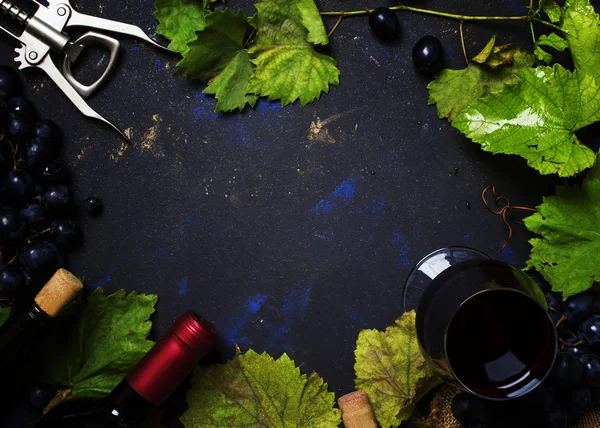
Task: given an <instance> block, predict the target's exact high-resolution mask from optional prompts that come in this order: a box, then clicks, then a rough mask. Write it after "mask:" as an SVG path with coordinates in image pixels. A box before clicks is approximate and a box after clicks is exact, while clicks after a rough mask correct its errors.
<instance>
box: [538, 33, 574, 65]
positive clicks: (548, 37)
mask: <svg viewBox="0 0 600 428" xmlns="http://www.w3.org/2000/svg"><path fill="white" fill-rule="evenodd" d="M542 46H547V47H550V48H553V49H554V50H557V51H561V52H562V51H564V50H565V49H567V48H568V47H569V42H567V41H566V40H565V39H563V38H562V37H560V36H559V35H558V34H556V33H550V34H543V35H541V36H540V38H539V39H538V41H537V42H536V44H535V48H534V51H533V54H534V55H535V57H536V58H537V59H538V60H540V61H541V62H543V63H546V64H550V63H551V62H552V55H551V54H550V53H548V52H547V51H546V50H545V49H543V48H542Z"/></svg>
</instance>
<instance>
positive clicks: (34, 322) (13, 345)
mask: <svg viewBox="0 0 600 428" xmlns="http://www.w3.org/2000/svg"><path fill="white" fill-rule="evenodd" d="M52 321H54V318H52V317H51V316H50V315H48V314H47V313H45V312H44V311H42V310H41V309H40V307H39V306H38V305H36V304H34V305H33V306H32V307H30V308H29V310H27V311H24V312H21V313H20V314H16V315H14V316H12V317H10V318H9V319H8V320H7V321H6V322H5V323H4V324H3V325H2V326H1V327H0V365H2V366H5V367H9V366H7V365H6V364H10V363H12V362H18V361H19V360H22V358H23V357H24V356H25V354H26V353H27V351H29V348H30V347H31V346H32V345H35V343H36V342H38V341H40V340H42V339H43V337H44V335H45V333H46V331H47V330H48V328H49V327H50V325H51V324H52Z"/></svg>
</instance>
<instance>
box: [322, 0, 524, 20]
mask: <svg viewBox="0 0 600 428" xmlns="http://www.w3.org/2000/svg"><path fill="white" fill-rule="evenodd" d="M389 9H390V10H404V11H407V12H416V13H423V14H426V15H435V16H441V17H444V18H450V19H457V20H459V21H492V20H496V21H501V20H516V21H526V20H527V19H529V17H528V16H527V15H519V16H487V15H459V14H455V13H447V12H439V11H437V10H431V9H421V8H418V7H412V6H405V5H403V4H400V5H398V6H392V7H390V8H389ZM371 12H373V9H361V10H350V11H337V12H321V15H323V16H358V15H368V14H370V13H371Z"/></svg>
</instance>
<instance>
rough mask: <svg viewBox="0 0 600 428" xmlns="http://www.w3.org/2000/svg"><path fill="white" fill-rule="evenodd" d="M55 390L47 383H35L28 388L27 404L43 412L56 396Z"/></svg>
mask: <svg viewBox="0 0 600 428" xmlns="http://www.w3.org/2000/svg"><path fill="white" fill-rule="evenodd" d="M56 391H57V388H56V387H55V386H54V385H49V384H47V383H42V382H40V383H36V384H34V385H31V386H30V387H29V403H30V404H31V405H32V406H34V407H36V408H37V409H39V410H44V409H45V408H46V406H47V405H48V403H49V402H50V400H52V398H53V397H54V396H55V395H56Z"/></svg>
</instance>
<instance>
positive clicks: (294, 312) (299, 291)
mask: <svg viewBox="0 0 600 428" xmlns="http://www.w3.org/2000/svg"><path fill="white" fill-rule="evenodd" d="M312 287H313V280H312V279H309V280H306V281H302V282H301V283H299V284H298V285H297V286H296V288H295V289H294V290H292V291H290V292H289V293H288V295H287V296H286V298H285V300H284V301H283V305H282V306H281V312H282V313H283V315H285V316H286V318H287V319H288V320H291V321H299V320H301V319H302V318H303V317H304V314H305V313H306V310H307V309H308V303H309V302H310V294H311V292H312Z"/></svg>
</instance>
